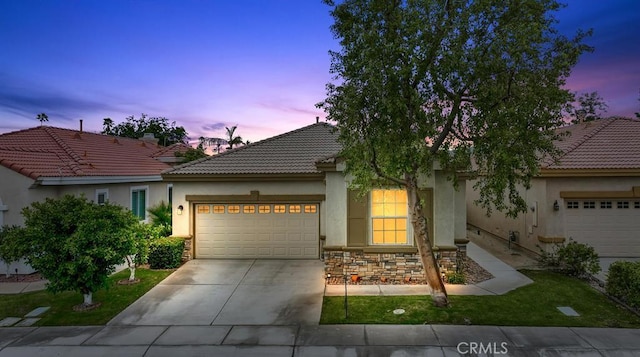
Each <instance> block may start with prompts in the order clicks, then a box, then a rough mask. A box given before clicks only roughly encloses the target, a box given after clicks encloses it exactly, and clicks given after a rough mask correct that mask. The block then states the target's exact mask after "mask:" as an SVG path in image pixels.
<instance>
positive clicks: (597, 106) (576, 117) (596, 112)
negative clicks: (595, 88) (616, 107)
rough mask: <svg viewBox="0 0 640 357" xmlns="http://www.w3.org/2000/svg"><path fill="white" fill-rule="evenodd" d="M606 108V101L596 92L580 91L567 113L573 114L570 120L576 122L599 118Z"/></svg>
mask: <svg viewBox="0 0 640 357" xmlns="http://www.w3.org/2000/svg"><path fill="white" fill-rule="evenodd" d="M576 94H577V93H576ZM607 108H609V106H608V105H607V102H606V101H605V100H604V98H602V97H601V96H600V94H598V92H589V93H582V94H580V95H579V96H578V98H577V99H576V103H575V105H571V107H570V108H569V114H570V115H572V116H573V119H571V122H572V123H573V124H576V123H581V122H587V121H593V120H597V119H601V118H602V115H603V114H604V113H606V112H607Z"/></svg>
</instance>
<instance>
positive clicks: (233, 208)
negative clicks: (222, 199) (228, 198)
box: [227, 205, 240, 214]
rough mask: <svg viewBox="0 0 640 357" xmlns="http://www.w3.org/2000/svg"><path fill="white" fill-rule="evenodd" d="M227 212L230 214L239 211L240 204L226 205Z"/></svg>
mask: <svg viewBox="0 0 640 357" xmlns="http://www.w3.org/2000/svg"><path fill="white" fill-rule="evenodd" d="M227 213H232V214H235V213H240V206H238V205H233V206H228V207H227Z"/></svg>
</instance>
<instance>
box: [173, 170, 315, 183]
mask: <svg viewBox="0 0 640 357" xmlns="http://www.w3.org/2000/svg"><path fill="white" fill-rule="evenodd" d="M324 177H325V175H324V173H323V172H317V173H278V174H172V173H163V174H162V178H163V179H164V180H165V181H172V182H202V181H207V182H248V181H263V182H266V181H322V180H324Z"/></svg>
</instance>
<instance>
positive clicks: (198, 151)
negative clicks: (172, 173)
mask: <svg viewBox="0 0 640 357" xmlns="http://www.w3.org/2000/svg"><path fill="white" fill-rule="evenodd" d="M174 155H175V156H176V157H182V158H183V161H182V163H186V162H190V161H194V160H198V159H202V158H203V157H207V156H209V155H207V153H205V152H204V148H203V147H202V146H201V145H198V147H197V148H195V149H194V148H189V149H187V151H185V152H179V151H176V152H175V154H174Z"/></svg>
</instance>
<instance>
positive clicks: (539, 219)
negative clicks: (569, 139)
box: [466, 178, 554, 253]
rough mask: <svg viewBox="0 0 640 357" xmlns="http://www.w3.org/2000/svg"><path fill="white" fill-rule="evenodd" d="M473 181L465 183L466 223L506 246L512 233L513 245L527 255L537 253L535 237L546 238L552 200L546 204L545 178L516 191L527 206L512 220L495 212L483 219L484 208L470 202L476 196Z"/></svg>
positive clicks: (485, 213) (484, 216)
mask: <svg viewBox="0 0 640 357" xmlns="http://www.w3.org/2000/svg"><path fill="white" fill-rule="evenodd" d="M475 182H476V181H475V180H470V181H468V182H467V184H466V194H467V200H466V202H467V203H466V206H467V222H468V223H469V224H470V225H473V226H475V227H477V228H480V229H481V230H483V231H485V232H488V233H490V234H492V235H494V236H497V237H499V238H502V239H504V241H505V244H507V243H508V241H507V239H508V237H509V232H510V231H513V232H515V234H516V242H514V244H516V245H519V246H521V247H522V248H525V249H527V250H529V251H531V252H534V253H538V251H539V249H538V248H537V246H536V245H537V244H538V236H545V235H547V227H548V226H549V225H553V224H554V223H553V222H550V221H549V219H550V218H551V219H553V216H552V213H553V201H551V203H549V202H548V198H547V197H548V196H547V182H546V179H541V178H534V179H533V180H532V181H531V188H530V189H529V190H526V189H524V187H520V188H519V192H520V195H521V196H522V197H523V198H524V199H525V201H526V203H527V212H524V213H520V214H519V215H518V217H516V218H510V217H507V216H506V215H505V214H504V213H501V212H499V211H497V210H495V209H493V210H492V212H491V215H489V216H487V212H486V209H484V208H481V207H479V206H477V205H476V204H475V203H474V201H475V200H477V199H478V198H479V197H480V195H479V193H478V192H476V191H475V190H474V189H473V185H474V183H475Z"/></svg>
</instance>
